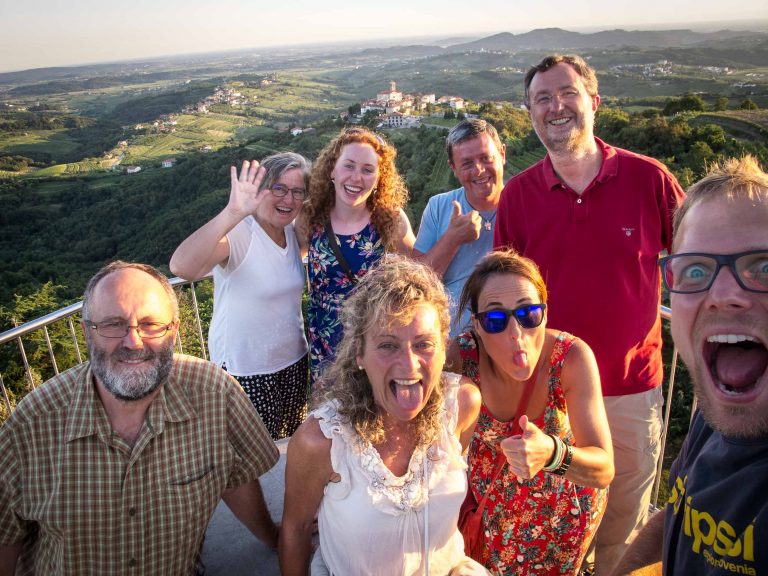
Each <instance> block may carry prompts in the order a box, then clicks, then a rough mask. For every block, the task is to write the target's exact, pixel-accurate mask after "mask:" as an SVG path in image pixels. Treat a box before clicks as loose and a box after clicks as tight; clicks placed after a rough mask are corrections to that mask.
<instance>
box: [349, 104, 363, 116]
mask: <svg viewBox="0 0 768 576" xmlns="http://www.w3.org/2000/svg"><path fill="white" fill-rule="evenodd" d="M360 110H361V108H360V103H359V102H358V103H355V104H352V106H350V107H349V108H347V112H349V113H350V114H351V115H352V116H359V115H360Z"/></svg>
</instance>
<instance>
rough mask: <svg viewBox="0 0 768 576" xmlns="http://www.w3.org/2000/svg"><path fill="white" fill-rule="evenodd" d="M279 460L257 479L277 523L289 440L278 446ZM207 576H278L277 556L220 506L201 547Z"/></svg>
mask: <svg viewBox="0 0 768 576" xmlns="http://www.w3.org/2000/svg"><path fill="white" fill-rule="evenodd" d="M276 444H277V447H278V448H279V449H280V460H279V461H278V463H277V464H276V465H275V467H274V468H272V470H270V471H269V472H267V473H266V474H264V476H262V477H261V478H260V480H261V487H262V490H263V491H264V498H265V499H266V501H267V506H269V511H270V513H271V514H272V518H273V519H274V520H275V521H276V522H279V521H280V519H281V518H282V515H283V496H284V492H285V476H284V475H285V452H286V448H287V446H288V440H287V439H285V440H280V441H278V442H277V443H276ZM203 563H204V564H205V574H206V576H278V575H279V574H280V568H279V566H278V561H277V552H274V551H272V550H270V549H269V548H267V547H266V546H264V545H263V544H262V543H261V542H259V541H258V540H257V539H256V537H255V536H254V535H253V534H251V533H250V532H249V531H248V529H247V528H245V527H244V526H243V525H242V524H240V522H239V521H238V520H237V519H236V518H235V517H234V516H233V515H232V513H231V512H230V511H229V508H227V505H226V504H224V503H223V502H219V505H218V506H217V507H216V510H215V512H214V513H213V517H212V518H211V522H210V524H209V525H208V530H207V531H206V533H205V542H204V543H203Z"/></svg>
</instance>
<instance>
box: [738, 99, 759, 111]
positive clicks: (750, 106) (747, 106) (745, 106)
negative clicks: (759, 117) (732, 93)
mask: <svg viewBox="0 0 768 576" xmlns="http://www.w3.org/2000/svg"><path fill="white" fill-rule="evenodd" d="M739 109H740V110H757V109H758V106H757V104H755V103H754V102H752V99H751V98H747V99H746V100H744V101H743V102H742V103H741V104H740V105H739Z"/></svg>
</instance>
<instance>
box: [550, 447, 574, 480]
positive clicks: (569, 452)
mask: <svg viewBox="0 0 768 576" xmlns="http://www.w3.org/2000/svg"><path fill="white" fill-rule="evenodd" d="M564 444H565V458H563V463H562V464H560V467H559V468H558V469H557V470H553V471H552V474H557V475H558V476H563V475H564V474H565V473H566V472H568V468H569V467H570V465H571V460H573V446H571V445H570V444H568V443H567V442H564Z"/></svg>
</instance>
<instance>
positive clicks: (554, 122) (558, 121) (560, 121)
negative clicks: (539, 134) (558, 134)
mask: <svg viewBox="0 0 768 576" xmlns="http://www.w3.org/2000/svg"><path fill="white" fill-rule="evenodd" d="M570 121H571V119H570V118H555V119H554V120H550V121H549V124H550V125H551V126H564V125H565V124H568V122H570Z"/></svg>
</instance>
